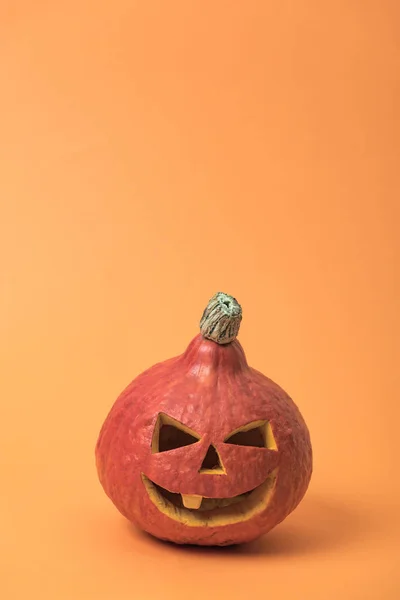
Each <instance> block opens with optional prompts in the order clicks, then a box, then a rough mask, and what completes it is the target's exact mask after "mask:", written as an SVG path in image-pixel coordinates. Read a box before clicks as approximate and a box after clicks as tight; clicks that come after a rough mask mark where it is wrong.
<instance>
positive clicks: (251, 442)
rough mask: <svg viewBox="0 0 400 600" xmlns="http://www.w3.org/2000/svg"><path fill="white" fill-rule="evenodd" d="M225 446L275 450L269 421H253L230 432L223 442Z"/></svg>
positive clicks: (275, 446)
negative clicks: (232, 445)
mask: <svg viewBox="0 0 400 600" xmlns="http://www.w3.org/2000/svg"><path fill="white" fill-rule="evenodd" d="M224 442H225V443H226V444H234V445H236V446H254V447H256V448H268V449H269V450H277V445H276V442H275V438H274V434H273V432H272V428H271V424H270V423H269V421H253V422H252V423H248V424H247V425H243V427H239V428H238V429H235V431H232V433H230V434H229V435H228V437H227V438H226V439H225V440H224Z"/></svg>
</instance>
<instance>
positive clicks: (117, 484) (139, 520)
mask: <svg viewBox="0 0 400 600" xmlns="http://www.w3.org/2000/svg"><path fill="white" fill-rule="evenodd" d="M241 319H242V311H241V307H240V305H239V304H238V303H237V301H236V300H235V299H234V298H232V297H231V296H228V295H226V294H223V293H218V294H216V295H215V296H214V297H213V298H212V299H211V300H210V302H209V304H208V306H207V308H206V310H205V311H204V314H203V317H202V319H201V322H200V334H199V335H197V336H196V337H195V338H194V339H193V340H192V341H191V343H190V344H189V346H188V348H187V350H186V351H185V352H184V353H183V354H182V355H180V356H178V357H176V358H172V359H169V360H167V361H165V362H163V363H159V364H156V365H155V366H153V367H152V368H150V369H148V370H147V371H145V372H144V373H142V374H141V375H139V377H137V378H136V379H135V380H134V381H133V382H132V383H131V384H130V385H129V386H128V387H127V388H126V389H125V391H124V392H122V394H121V395H120V397H119V398H118V399H117V401H116V402H115V404H114V406H113V407H112V409H111V411H110V413H109V415H108V417H107V419H106V421H105V423H104V425H103V427H102V430H101V432H100V436H99V439H98V442H97V446H96V462H97V469H98V474H99V478H100V482H101V484H102V486H103V488H104V490H105V492H106V494H107V495H108V496H109V497H110V499H111V500H112V501H113V503H114V504H115V506H116V507H117V508H118V509H119V511H120V512H121V513H122V514H123V515H124V516H125V517H127V518H128V519H129V520H131V521H133V522H134V523H136V524H137V525H138V526H139V527H141V528H142V529H144V530H145V531H147V532H149V533H150V534H152V535H154V536H157V537H159V538H161V539H165V540H169V541H173V542H176V543H189V544H202V545H229V544H237V543H241V542H247V541H250V540H253V539H255V538H257V537H258V536H260V535H261V534H263V533H265V532H267V531H269V530H270V529H272V527H274V526H275V525H277V524H278V523H280V522H281V521H282V520H283V519H284V518H285V517H286V516H287V515H288V514H289V513H290V512H291V511H293V509H294V508H295V507H296V506H297V505H298V503H299V502H300V500H301V499H302V498H303V496H304V494H305V492H306V489H307V487H308V484H309V481H310V477H311V471H312V451H311V444H310V438H309V433H308V429H307V426H306V424H305V422H304V420H303V418H302V416H301V414H300V412H299V410H298V408H297V407H296V405H295V404H294V402H293V401H292V400H291V398H290V397H289V396H288V395H287V394H286V392H284V391H283V390H282V388H280V387H279V386H278V385H277V384H275V383H274V382H273V381H271V380H270V379H268V378H267V377H265V376H264V375H262V374H261V373H259V372H258V371H256V370H254V369H252V368H251V367H250V366H249V365H248V364H247V361H246V357H245V354H244V351H243V349H242V346H241V345H240V343H239V342H238V340H237V339H236V335H237V333H238V330H239V326H240V322H241Z"/></svg>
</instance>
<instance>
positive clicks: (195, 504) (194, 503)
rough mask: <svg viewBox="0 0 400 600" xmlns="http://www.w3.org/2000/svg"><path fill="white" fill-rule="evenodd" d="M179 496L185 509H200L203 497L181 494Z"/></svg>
mask: <svg viewBox="0 0 400 600" xmlns="http://www.w3.org/2000/svg"><path fill="white" fill-rule="evenodd" d="M181 496H182V502H183V506H184V507H185V508H200V505H201V501H202V500H203V496H196V495H194V494H181Z"/></svg>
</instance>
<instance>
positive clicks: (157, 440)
mask: <svg viewBox="0 0 400 600" xmlns="http://www.w3.org/2000/svg"><path fill="white" fill-rule="evenodd" d="M199 439H200V436H199V435H198V434H197V433H196V432H195V431H192V430H191V429H189V427H186V425H183V423H180V422H179V421H176V420H175V419H173V418H172V417H169V416H168V415H166V414H164V413H160V414H159V415H158V418H157V423H156V425H155V427H154V433H153V439H152V442H151V451H152V453H153V454H155V453H156V452H168V450H175V448H182V446H189V445H190V444H195V443H196V442H198V441H199Z"/></svg>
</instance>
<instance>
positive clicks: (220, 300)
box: [200, 292, 242, 344]
mask: <svg viewBox="0 0 400 600" xmlns="http://www.w3.org/2000/svg"><path fill="white" fill-rule="evenodd" d="M241 320H242V307H241V306H240V304H239V302H238V301H237V300H236V298H233V297H232V296H229V295H228V294H224V293H223V292H217V293H216V294H215V295H214V296H213V297H212V298H211V300H210V301H209V303H208V304H207V306H206V309H205V310H204V312H203V316H202V317H201V320H200V332H201V334H202V336H203V337H205V338H207V339H209V340H212V341H213V342H217V344H229V343H230V342H233V340H234V339H236V336H237V334H238V333H239V327H240V322H241Z"/></svg>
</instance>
